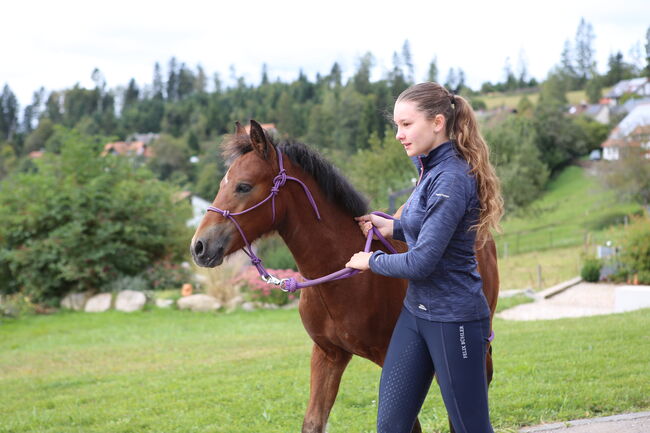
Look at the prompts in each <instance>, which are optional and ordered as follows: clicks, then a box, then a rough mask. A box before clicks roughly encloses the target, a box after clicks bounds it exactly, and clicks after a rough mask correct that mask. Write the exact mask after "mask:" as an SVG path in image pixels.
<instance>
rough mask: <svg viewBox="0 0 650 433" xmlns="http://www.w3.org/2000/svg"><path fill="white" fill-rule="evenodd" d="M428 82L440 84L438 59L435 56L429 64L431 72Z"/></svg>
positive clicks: (428, 75)
mask: <svg viewBox="0 0 650 433" xmlns="http://www.w3.org/2000/svg"><path fill="white" fill-rule="evenodd" d="M427 81H431V82H432V83H437V82H438V57H437V56H434V57H433V60H431V63H429V72H428V73H427Z"/></svg>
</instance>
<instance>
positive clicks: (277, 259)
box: [256, 236, 298, 271]
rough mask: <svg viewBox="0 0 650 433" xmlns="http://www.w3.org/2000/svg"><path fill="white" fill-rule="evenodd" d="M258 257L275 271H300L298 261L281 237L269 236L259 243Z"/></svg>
mask: <svg viewBox="0 0 650 433" xmlns="http://www.w3.org/2000/svg"><path fill="white" fill-rule="evenodd" d="M256 246H257V255H258V256H259V257H260V258H261V259H262V260H263V263H264V266H265V267H267V268H273V269H293V270H294V271H297V270H298V266H296V261H295V260H294V258H293V255H292V254H291V251H289V248H288V247H287V245H286V244H285V243H284V241H283V240H282V238H281V237H280V236H268V237H265V238H263V239H260V240H259V241H258V242H257V245H256Z"/></svg>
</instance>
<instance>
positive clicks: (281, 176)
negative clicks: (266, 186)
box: [271, 168, 287, 195]
mask: <svg viewBox="0 0 650 433" xmlns="http://www.w3.org/2000/svg"><path fill="white" fill-rule="evenodd" d="M285 183H287V171H286V170H285V169H284V168H283V169H282V170H280V173H278V175H277V176H275V177H274V178H273V187H272V188H271V194H273V195H276V194H277V193H278V192H279V191H280V188H282V187H283V186H284V184H285Z"/></svg>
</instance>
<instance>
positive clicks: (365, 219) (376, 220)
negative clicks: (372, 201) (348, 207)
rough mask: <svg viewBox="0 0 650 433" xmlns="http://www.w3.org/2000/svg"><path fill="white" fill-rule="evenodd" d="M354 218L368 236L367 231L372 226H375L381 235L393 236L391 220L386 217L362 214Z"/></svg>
mask: <svg viewBox="0 0 650 433" xmlns="http://www.w3.org/2000/svg"><path fill="white" fill-rule="evenodd" d="M354 219H355V220H356V221H357V223H358V224H359V227H360V228H361V231H362V232H363V235H364V236H368V231H369V230H370V229H371V228H372V226H375V227H377V229H378V230H379V233H381V235H382V236H383V237H385V238H392V237H393V220H389V219H388V218H383V217H380V216H379V215H375V214H368V215H363V216H360V217H356V218H354Z"/></svg>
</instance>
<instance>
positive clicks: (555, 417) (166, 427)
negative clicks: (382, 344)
mask: <svg viewBox="0 0 650 433" xmlns="http://www.w3.org/2000/svg"><path fill="white" fill-rule="evenodd" d="M649 320H650V310H643V311H638V312H633V313H626V314H619V315H611V316H599V317H592V318H584V319H567V320H557V321H545V322H505V321H502V320H496V321H495V331H496V341H495V343H494V356H495V370H496V375H495V380H494V382H493V385H492V387H491V391H490V398H491V412H492V419H493V423H494V426H495V428H496V431H498V432H514V431H516V429H517V428H519V427H520V426H522V425H530V424H537V423H540V422H548V421H561V420H570V419H575V418H582V417H593V416H599V415H609V414H613V413H618V412H632V411H640V410H648V409H650V369H648V368H647V360H648V359H650V331H648V327H647V323H648V321H649ZM310 349H311V341H310V340H309V338H308V337H307V335H306V333H305V331H304V330H303V328H302V325H301V323H300V319H299V317H298V314H297V311H295V310H277V311H260V312H253V313H244V312H235V313H232V314H220V315H213V314H199V313H187V312H182V311H175V310H157V309H154V310H152V311H148V312H139V313H131V314H127V313H120V312H115V311H112V312H108V313H102V314H94V315H93V314H83V313H62V314H57V315H53V316H31V317H24V318H22V319H19V320H9V321H6V320H5V321H4V322H2V324H1V325H0V389H1V390H2V392H0V432H3V433H4V432H6V433H8V432H12V433H19V432H43V433H46V432H56V433H60V432H66V433H67V432H84V433H86V432H182V433H187V432H202V433H203V432H262V431H263V432H287V431H299V430H300V426H301V423H302V417H303V414H304V410H305V405H306V402H307V396H308V388H309V356H310ZM379 374H380V370H379V368H378V367H376V366H375V365H373V364H371V363H370V362H369V361H366V360H363V359H358V358H355V359H354V360H353V361H352V363H351V365H350V367H349V368H348V370H347V371H346V373H345V375H344V378H343V383H342V385H341V389H340V393H339V397H338V399H337V403H336V405H335V406H334V409H333V411H332V415H331V418H330V425H329V429H328V431H329V432H330V433H337V432H346V433H347V432H372V431H374V423H375V416H376V397H377V386H378V380H379ZM421 421H422V423H423V426H424V428H425V431H427V432H431V431H436V432H438V431H442V432H446V431H447V421H446V415H445V410H444V407H443V406H442V403H441V399H440V397H439V392H438V391H437V390H436V389H435V385H434V388H433V389H432V391H431V392H430V395H429V398H428V399H427V401H426V403H425V406H424V408H423V411H422V414H421Z"/></svg>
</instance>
